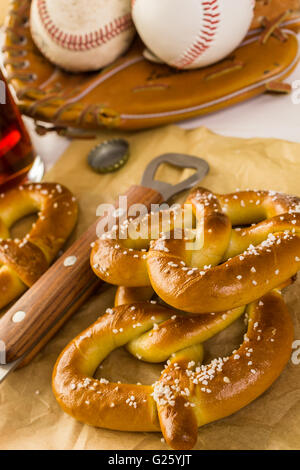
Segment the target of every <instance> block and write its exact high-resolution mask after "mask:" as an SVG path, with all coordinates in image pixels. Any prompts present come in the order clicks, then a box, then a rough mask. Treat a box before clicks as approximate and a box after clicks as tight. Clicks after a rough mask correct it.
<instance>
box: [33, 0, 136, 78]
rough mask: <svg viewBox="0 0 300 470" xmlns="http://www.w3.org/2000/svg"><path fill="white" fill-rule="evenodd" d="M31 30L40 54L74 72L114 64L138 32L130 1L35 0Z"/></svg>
mask: <svg viewBox="0 0 300 470" xmlns="http://www.w3.org/2000/svg"><path fill="white" fill-rule="evenodd" d="M30 27H31V34H32V37H33V40H34V42H35V44H36V45H37V47H38V48H39V49H40V51H41V52H42V53H43V54H44V55H45V56H46V57H47V58H48V59H49V60H50V61H51V62H53V63H54V64H56V65H58V66H60V67H62V68H64V69H66V70H70V71H73V72H81V71H88V70H97V69H100V68H102V67H105V66H106V65H108V64H110V63H112V62H113V61H114V60H115V59H117V58H118V57H119V56H120V55H121V54H123V53H124V52H125V51H126V50H127V48H128V47H129V45H130V43H131V41H132V39H133V36H134V33H135V29H134V26H133V22H132V18H131V5H130V0H32V4H31V15H30Z"/></svg>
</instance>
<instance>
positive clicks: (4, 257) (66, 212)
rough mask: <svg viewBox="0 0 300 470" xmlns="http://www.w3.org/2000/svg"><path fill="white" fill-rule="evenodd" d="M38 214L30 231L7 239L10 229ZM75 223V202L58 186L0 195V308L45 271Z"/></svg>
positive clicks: (38, 186)
mask: <svg viewBox="0 0 300 470" xmlns="http://www.w3.org/2000/svg"><path fill="white" fill-rule="evenodd" d="M33 213H38V219H37V221H36V222H35V223H34V224H33V226H32V228H31V230H30V232H29V233H28V234H27V235H26V236H25V237H24V238H23V239H22V240H19V239H11V238H10V228H11V227H12V226H13V225H14V223H15V222H16V221H17V220H19V219H21V218H22V217H25V216H27V215H29V214H33ZM76 220H77V203H76V200H75V198H74V197H73V195H72V194H71V192H70V191H69V190H68V189H66V188H65V187H63V186H61V185H60V184H55V183H41V184H38V183H32V184H25V185H23V186H19V187H18V188H15V189H11V190H9V191H7V192H6V193H2V194H0V292H1V295H0V308H2V307H4V306H6V305H7V304H8V303H9V302H11V301H12V300H14V299H15V298H16V297H17V296H19V295H20V294H22V293H23V292H24V291H25V290H26V288H27V287H30V286H32V285H33V284H34V283H35V281H37V279H38V278H39V277H40V276H41V275H42V274H43V273H44V272H45V271H46V269H47V268H48V267H49V265H50V263H51V262H52V261H53V259H54V258H55V256H56V255H57V254H58V252H59V250H60V249H61V248H62V246H63V244H64V243H65V241H66V239H67V238H68V237H69V235H70V234H71V232H72V230H73V228H74V226H75V223H76Z"/></svg>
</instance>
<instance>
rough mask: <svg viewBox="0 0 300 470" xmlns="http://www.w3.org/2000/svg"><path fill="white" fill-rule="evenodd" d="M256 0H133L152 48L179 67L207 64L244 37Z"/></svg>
mask: <svg viewBox="0 0 300 470" xmlns="http://www.w3.org/2000/svg"><path fill="white" fill-rule="evenodd" d="M254 3H255V2H254V0H132V17H133V21H134V23H135V26H136V28H137V30H138V33H139V34H140V36H141V38H142V39H143V41H144V43H145V45H146V46H147V47H148V48H149V50H150V51H151V52H152V53H153V54H155V55H156V56H157V57H158V58H159V59H160V60H162V61H163V62H166V63H167V64H169V65H171V66H173V67H177V68H180V69H185V68H197V67H204V66H207V65H210V64H213V63H215V62H217V61H219V60H221V59H223V58H224V57H226V56H227V55H228V54H230V53H231V52H232V51H233V50H234V49H235V48H236V47H238V45H239V44H240V43H241V41H242V40H243V38H244V37H245V35H246V33H247V31H248V29H249V27H250V25H251V22H252V19H253V14H254V13H253V9H254Z"/></svg>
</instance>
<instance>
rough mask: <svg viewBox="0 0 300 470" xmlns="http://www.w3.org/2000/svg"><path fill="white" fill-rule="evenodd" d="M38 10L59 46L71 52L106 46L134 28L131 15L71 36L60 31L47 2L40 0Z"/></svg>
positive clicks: (45, 26)
mask: <svg viewBox="0 0 300 470" xmlns="http://www.w3.org/2000/svg"><path fill="white" fill-rule="evenodd" d="M37 8H38V12H39V16H40V18H41V21H42V23H43V25H44V28H45V29H46V31H47V32H48V34H49V35H50V37H51V38H52V39H53V41H55V42H56V43H57V44H58V45H59V46H61V47H63V48H64V49H68V50H71V51H88V50H91V49H94V48H96V47H99V46H102V45H103V44H106V43H107V42H108V41H110V40H111V39H114V38H115V37H117V36H118V35H120V34H121V33H123V32H124V31H127V30H129V29H131V28H132V27H133V22H132V18H131V14H130V13H128V14H126V15H124V16H120V17H119V18H116V19H114V20H113V21H111V22H110V23H109V24H107V25H105V26H104V27H103V28H100V29H99V30H98V31H93V32H91V33H87V34H69V33H65V32H64V31H62V30H61V29H59V28H58V27H57V26H56V25H55V24H54V23H53V21H52V19H51V17H50V15H49V12H48V9H47V4H46V1H45V0H38V2H37Z"/></svg>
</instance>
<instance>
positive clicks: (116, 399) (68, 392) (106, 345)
mask: <svg viewBox="0 0 300 470" xmlns="http://www.w3.org/2000/svg"><path fill="white" fill-rule="evenodd" d="M132 294H133V293H132ZM245 310H246V313H247V315H248V331H247V333H246V334H245V336H244V342H243V344H242V345H241V347H240V348H239V349H238V350H237V351H234V352H233V353H232V355H231V356H230V357H225V358H219V359H214V360H213V361H212V362H211V363H210V364H207V365H200V362H201V361H202V358H203V347H202V342H203V341H205V340H207V339H208V338H210V337H211V336H213V335H215V334H216V333H217V332H218V331H220V330H222V329H224V328H225V327H226V326H228V325H229V324H230V323H231V322H233V321H234V320H235V319H236V318H238V317H239V316H241V315H242V314H243V312H245ZM292 340H293V326H292V322H291V318H290V315H289V312H288V310H287V307H286V305H285V303H284V302H283V300H282V297H281V295H280V293H279V292H277V291H276V292H275V291H273V292H271V293H268V294H266V295H265V296H264V297H263V298H262V299H261V300H259V301H256V302H254V303H252V304H251V305H249V306H248V307H247V308H245V307H240V308H238V309H235V310H231V311H228V312H226V313H222V314H221V313H220V314H208V315H199V316H193V317H187V316H183V315H181V314H179V313H177V312H174V311H173V310H170V309H166V308H164V307H162V306H159V305H157V304H156V303H153V301H152V303H151V302H148V303H143V302H141V303H136V304H131V305H130V304H126V305H120V306H118V307H116V308H114V309H108V311H107V312H106V314H104V315H103V316H101V317H100V318H99V319H98V321H97V322H96V323H94V324H93V325H92V326H91V327H89V328H88V329H87V330H85V331H84V332H83V333H81V334H80V335H79V336H77V338H75V339H74V340H73V341H72V342H71V343H70V344H69V345H68V346H67V347H66V348H65V350H64V351H63V352H62V353H61V355H60V357H59V358H58V360H57V363H56V365H55V368H54V372H53V391H54V394H55V396H56V399H57V401H58V403H59V404H60V406H61V407H62V409H63V410H64V411H65V412H67V413H69V414H70V415H71V416H73V417H74V418H76V419H78V420H79V421H81V422H84V423H87V424H89V425H93V426H97V427H104V428H107V429H115V430H121V431H143V432H144V431H149V432H151V431H159V430H160V429H161V431H162V432H163V435H164V437H165V439H166V441H167V443H168V444H169V445H170V446H171V447H172V448H174V449H182V450H184V449H191V448H192V447H193V446H194V445H195V443H196V440H197V434H198V427H199V426H203V425H204V424H206V423H209V422H211V421H215V420H217V419H220V418H223V417H225V416H228V415H230V414H232V413H234V412H236V411H238V410H239V409H240V408H242V407H244V406H246V405H247V404H248V403H250V402H251V401H252V400H254V399H255V398H257V397H258V396H259V395H261V394H262V393H263V392H264V391H265V390H267V388H268V387H269V386H270V385H271V384H272V383H273V382H274V381H275V380H276V378H277V377H278V376H279V375H280V373H281V371H282V370H283V368H284V366H285V364H286V363H287V361H288V360H289V357H290V353H291V344H292ZM120 346H126V347H127V349H128V350H129V351H130V352H131V353H132V354H134V355H135V356H136V357H138V359H141V360H144V361H148V362H161V361H165V360H167V359H169V361H168V363H167V366H166V368H165V370H164V371H163V372H162V375H161V377H160V379H159V380H158V381H157V382H156V383H155V384H154V385H153V386H144V385H133V384H122V383H110V382H108V381H107V380H106V379H104V378H102V379H100V380H98V379H94V378H93V376H94V374H95V371H96V369H97V367H98V365H99V364H100V363H101V362H102V361H103V360H104V359H105V357H106V356H108V354H110V353H111V352H112V351H113V350H114V349H116V348H118V347H120Z"/></svg>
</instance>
